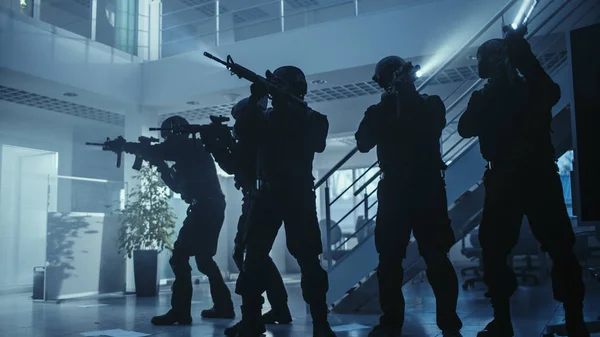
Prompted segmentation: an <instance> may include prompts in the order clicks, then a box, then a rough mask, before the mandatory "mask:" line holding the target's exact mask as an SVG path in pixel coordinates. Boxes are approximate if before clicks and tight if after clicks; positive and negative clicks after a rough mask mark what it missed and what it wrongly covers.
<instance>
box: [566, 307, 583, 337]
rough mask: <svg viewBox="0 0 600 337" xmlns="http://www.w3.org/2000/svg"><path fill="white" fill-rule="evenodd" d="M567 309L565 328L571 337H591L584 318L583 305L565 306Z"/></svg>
mask: <svg viewBox="0 0 600 337" xmlns="http://www.w3.org/2000/svg"><path fill="white" fill-rule="evenodd" d="M563 307H564V308H565V326H566V328H567V333H568V336H569V337H590V332H589V330H588V328H587V325H586V324H585V320H584V318H583V305H582V304H578V305H574V306H571V305H567V304H565V305H563Z"/></svg>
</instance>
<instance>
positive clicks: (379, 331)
mask: <svg viewBox="0 0 600 337" xmlns="http://www.w3.org/2000/svg"><path fill="white" fill-rule="evenodd" d="M401 333H402V326H391V325H381V324H380V325H376V326H375V327H374V328H373V330H371V332H369V337H400V335H401Z"/></svg>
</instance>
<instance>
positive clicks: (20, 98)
mask: <svg viewBox="0 0 600 337" xmlns="http://www.w3.org/2000/svg"><path fill="white" fill-rule="evenodd" d="M0 101H7V102H11V103H16V104H22V105H27V106H31V107H34V108H38V109H44V110H49V111H54V112H58V113H62V114H66V115H71V116H76V117H81V118H85V119H91V120H94V121H97V122H102V123H106V124H112V125H118V126H124V125H125V116H123V115H119V114H116V113H113V112H109V111H105V110H101V109H96V108H92V107H88V106H85V105H81V104H76V103H71V102H67V101H63V100H60V99H56V98H52V97H48V96H43V95H38V94H34V93H31V92H27V91H23V90H18V89H14V88H9V87H5V86H2V85H0Z"/></svg>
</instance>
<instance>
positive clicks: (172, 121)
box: [160, 116, 190, 139]
mask: <svg viewBox="0 0 600 337" xmlns="http://www.w3.org/2000/svg"><path fill="white" fill-rule="evenodd" d="M185 125H190V123H188V121H187V120H186V119H185V118H183V117H181V116H171V117H169V118H167V119H165V120H164V121H163V122H162V124H161V126H160V127H161V128H163V129H165V128H167V129H170V128H175V127H177V126H185ZM173 135H177V133H175V132H173V131H172V130H162V131H161V132H160V136H161V137H162V138H164V139H167V138H168V137H171V136H173Z"/></svg>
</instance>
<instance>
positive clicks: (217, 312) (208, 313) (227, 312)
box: [200, 306, 235, 319]
mask: <svg viewBox="0 0 600 337" xmlns="http://www.w3.org/2000/svg"><path fill="white" fill-rule="evenodd" d="M200 315H201V316H202V318H227V319H232V318H235V311H234V310H233V307H230V308H218V307H217V306H213V307H212V308H210V309H207V310H202V313H201V314H200Z"/></svg>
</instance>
